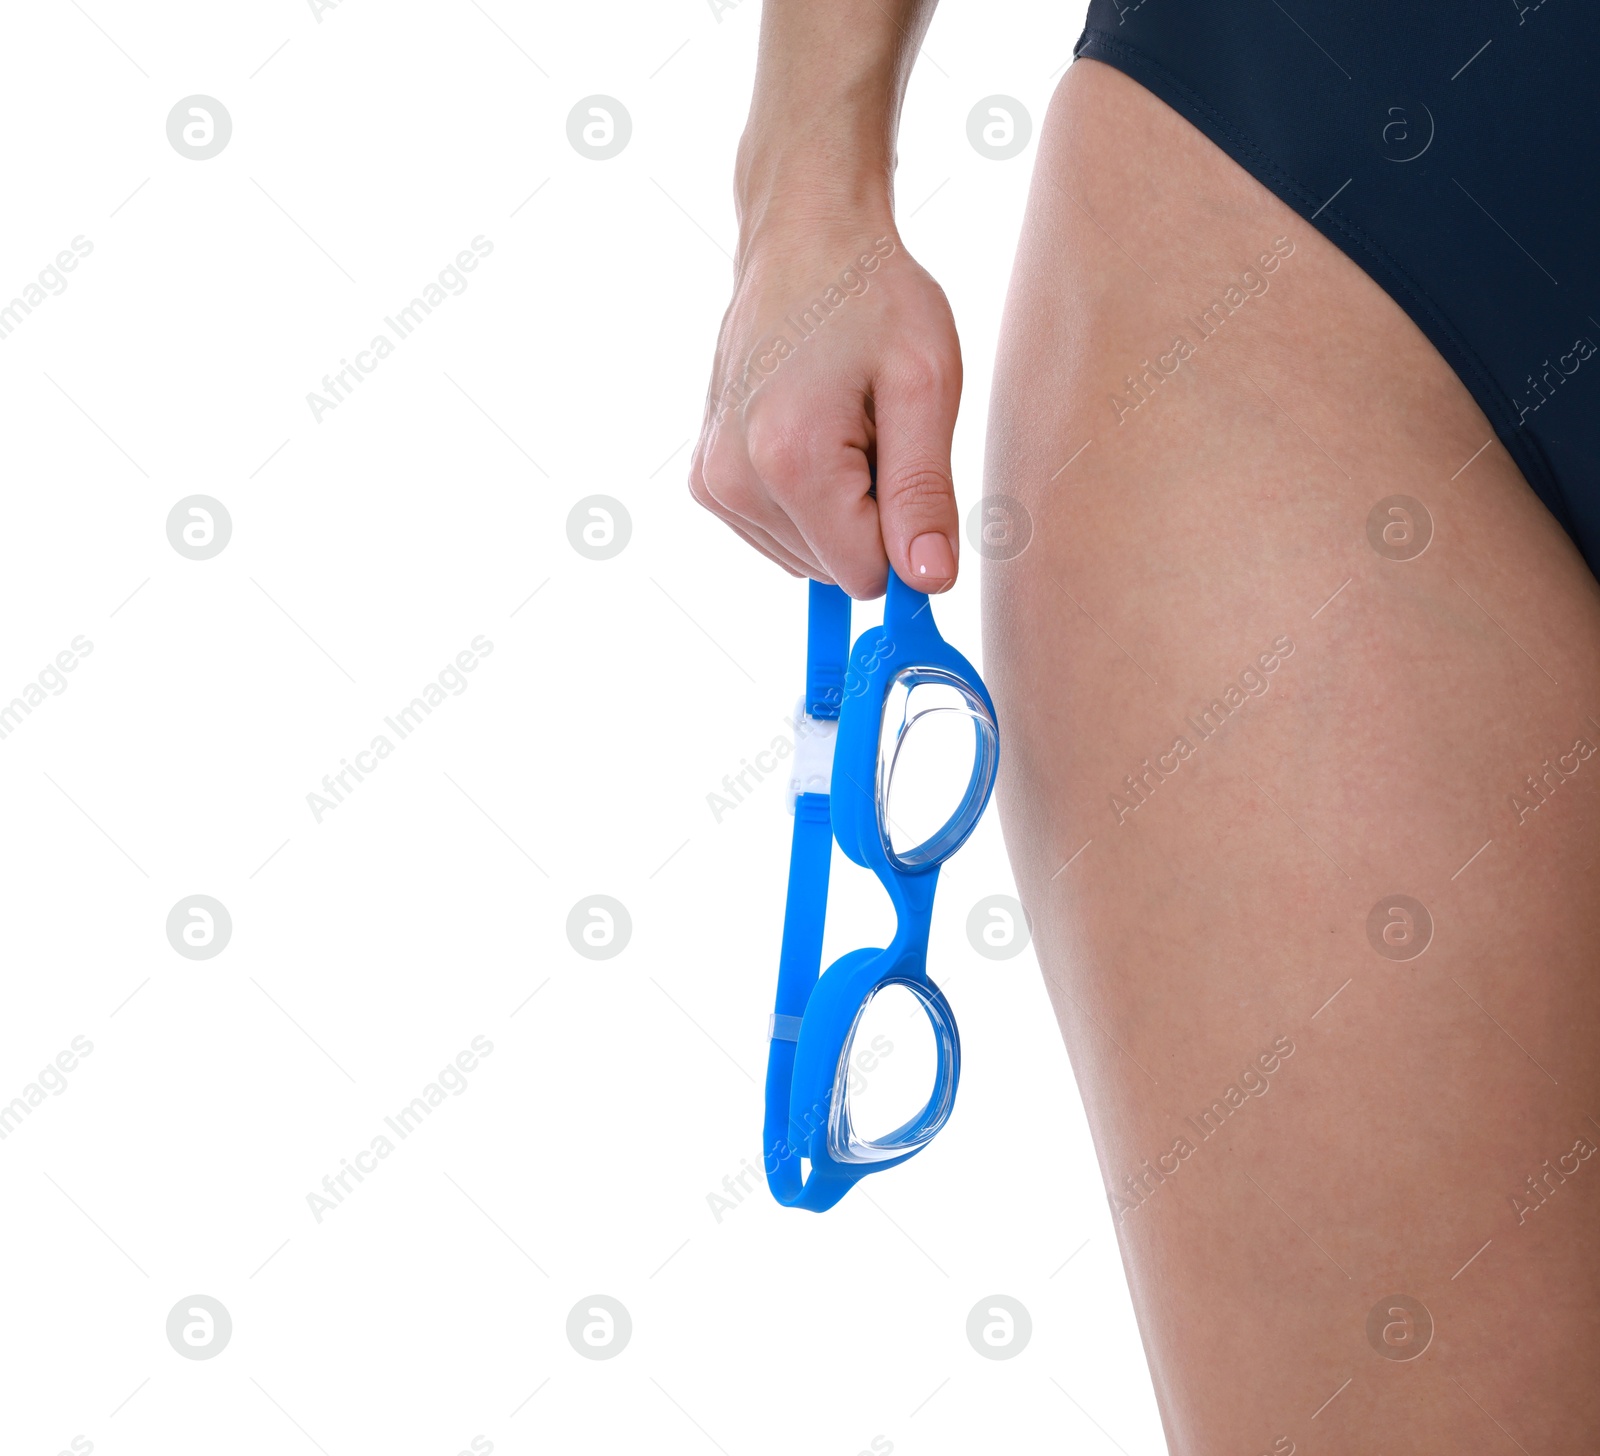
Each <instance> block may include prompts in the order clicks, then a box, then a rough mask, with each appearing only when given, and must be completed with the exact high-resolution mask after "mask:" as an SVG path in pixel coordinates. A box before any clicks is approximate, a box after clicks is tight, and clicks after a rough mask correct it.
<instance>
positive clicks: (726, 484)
mask: <svg viewBox="0 0 1600 1456" xmlns="http://www.w3.org/2000/svg"><path fill="white" fill-rule="evenodd" d="M705 467H706V461H705V459H703V458H702V453H701V451H700V450H698V449H697V450H696V451H695V455H694V459H693V461H692V462H691V463H690V467H689V494H690V495H691V496H693V497H694V499H695V500H696V501H697V502H699V504H700V505H702V506H704V507H705V508H706V509H707V510H708V511H710V512H711V513H712V515H714V516H716V517H717V518H718V519H719V520H720V521H721V522H722V523H723V524H724V525H725V526H727V527H728V529H729V530H731V531H732V532H734V534H735V535H737V536H739V537H740V538H741V539H743V540H744V541H746V542H747V543H748V544H750V545H751V546H754V547H755V548H756V550H757V551H759V552H760V553H761V554H762V555H763V556H765V557H767V558H768V559H769V560H771V561H775V562H777V563H778V565H779V566H781V567H782V568H783V569H784V570H785V571H787V572H788V573H789V575H790V576H802V577H803V576H811V577H816V578H818V579H819V580H823V581H831V578H829V577H827V576H826V575H825V574H824V573H823V572H822V570H821V568H820V567H819V565H818V564H817V563H816V562H815V561H814V560H812V559H811V557H810V554H809V552H807V553H806V554H805V555H804V556H801V555H797V554H796V553H795V552H794V551H793V550H791V549H789V548H788V547H787V546H785V545H783V544H782V543H780V542H779V541H778V540H777V539H776V538H775V537H774V536H773V535H772V533H771V532H770V531H768V530H766V529H765V528H764V527H762V526H760V525H758V524H757V523H756V522H754V521H753V520H749V519H747V518H745V517H744V516H742V515H740V514H739V512H738V511H737V510H735V509H733V503H734V502H738V503H740V504H743V505H744V507H745V509H746V510H753V509H754V508H755V506H754V503H755V501H756V499H757V498H758V492H759V482H758V481H756V480H755V476H754V472H753V471H751V470H749V468H748V465H746V466H745V467H744V468H742V469H741V468H740V467H739V465H738V462H737V459H734V460H732V461H731V462H728V463H722V462H721V461H719V463H717V464H714V465H712V466H711V468H710V470H709V471H708V470H707V469H706V468H705ZM708 474H709V476H710V480H708V478H707V477H708ZM713 480H714V481H716V482H717V488H716V489H713V488H712V484H711V481H713ZM787 534H789V535H790V536H791V538H792V539H794V540H795V541H796V543H797V544H799V545H801V548H802V550H804V543H803V542H801V541H799V538H798V537H796V536H795V535H794V533H793V532H792V531H791V532H788V533H787Z"/></svg>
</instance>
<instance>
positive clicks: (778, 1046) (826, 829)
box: [762, 581, 850, 1204]
mask: <svg viewBox="0 0 1600 1456" xmlns="http://www.w3.org/2000/svg"><path fill="white" fill-rule="evenodd" d="M849 654H850V598H849V596H848V594H846V593H845V592H844V591H841V590H840V589H839V588H838V587H836V586H827V585H825V584H824V583H822V582H817V581H813V582H812V583H811V584H810V602H809V607H808V612H807V629H806V696H805V709H806V713H807V714H808V715H809V716H810V717H812V718H824V719H837V718H838V716H839V708H840V705H841V704H842V702H843V700H844V674H845V665H846V663H847V662H848V660H849ZM832 858H833V823H832V819H831V816H830V812H829V797H828V795H827V794H817V793H809V794H800V795H799V796H798V797H797V798H796V799H795V806H794V837H793V839H792V840H791V841H790V847H789V889H788V897H787V899H786V901H785V904H784V912H783V948H782V950H781V952H780V954H779V958H778V994H777V998H776V1003H775V1006H774V1009H773V1013H772V1021H771V1023H770V1026H769V1036H770V1042H769V1045H768V1050H767V1095H766V1121H765V1126H764V1128H763V1136H762V1151H763V1156H764V1163H765V1167H766V1173H767V1185H768V1187H769V1188H771V1190H772V1196H773V1197H774V1198H776V1199H777V1200H778V1201H779V1202H780V1203H784V1204H794V1203H796V1202H798V1201H799V1200H800V1198H801V1197H802V1188H801V1179H800V1157H801V1154H802V1152H803V1150H804V1149H805V1147H806V1145H807V1140H808V1138H809V1134H810V1131H811V1129H810V1128H809V1127H806V1128H791V1127H790V1126H789V1121H790V1118H789V1101H790V1092H791V1087H792V1084H793V1081H794V1057H795V1043H796V1042H797V1041H798V1040H799V1037H800V1022H801V1019H802V1018H803V1017H804V1015H805V1010H806V1003H807V1002H808V1001H809V1000H810V999H811V992H812V990H813V988H814V987H815V986H816V984H817V979H818V977H819V976H821V974H822V933H823V929H824V926H825V924H826V920H827V912H828V872H829V867H830V865H831V862H832ZM821 1115H822V1116H826V1109H822V1113H821Z"/></svg>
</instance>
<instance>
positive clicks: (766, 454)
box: [749, 420, 811, 502]
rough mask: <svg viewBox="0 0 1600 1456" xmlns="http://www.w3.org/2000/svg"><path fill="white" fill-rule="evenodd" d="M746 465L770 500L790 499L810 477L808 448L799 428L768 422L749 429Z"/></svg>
mask: <svg viewBox="0 0 1600 1456" xmlns="http://www.w3.org/2000/svg"><path fill="white" fill-rule="evenodd" d="M749 446H750V464H751V466H752V467H753V468H754V470H755V472H756V474H757V475H758V476H759V477H760V478H761V483H762V484H763V485H765V486H766V488H767V489H768V491H769V492H770V493H771V494H772V497H773V499H774V500H777V501H780V502H781V501H785V500H792V499H794V498H795V497H796V496H797V495H798V494H799V493H800V492H801V490H803V489H804V487H805V485H806V482H807V480H808V479H809V478H810V474H811V448H810V445H809V442H808V441H807V439H806V437H805V434H804V433H803V431H802V430H800V429H799V428H797V427H795V426H793V425H790V424H786V423H784V422H781V421H774V420H768V421H763V422H762V423H761V424H759V425H757V426H755V427H753V428H752V429H751V432H750V438H749Z"/></svg>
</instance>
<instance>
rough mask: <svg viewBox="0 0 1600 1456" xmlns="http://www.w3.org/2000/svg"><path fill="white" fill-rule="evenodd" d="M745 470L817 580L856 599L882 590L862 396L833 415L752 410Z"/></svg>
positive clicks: (884, 574)
mask: <svg viewBox="0 0 1600 1456" xmlns="http://www.w3.org/2000/svg"><path fill="white" fill-rule="evenodd" d="M746 437H747V440H748V443H749V452H750V465H751V468H752V470H753V471H754V472H755V474H756V475H757V477H758V478H759V479H760V481H761V486H762V490H763V493H764V494H765V496H766V498H767V499H768V500H770V501H771V502H772V504H773V505H774V506H775V507H777V508H778V509H779V510H780V511H781V512H782V513H783V516H784V518H785V519H786V521H788V522H789V523H791V525H792V527H793V528H794V529H795V530H797V531H798V532H799V534H800V536H801V537H802V538H803V540H804V542H805V544H806V546H807V548H808V554H809V555H810V556H811V558H812V559H813V560H815V561H816V563H817V564H818V567H819V568H820V572H821V574H823V575H824V576H825V577H826V578H828V579H830V580H832V581H835V582H837V583H838V584H839V585H840V586H841V587H843V588H844V589H845V591H847V592H848V593H849V594H850V595H851V596H853V597H856V598H858V599H865V598H869V597H876V596H881V595H882V593H883V589H884V587H885V585H886V584H887V570H886V566H885V561H884V554H883V542H882V538H881V536H880V535H879V532H878V510H877V505H876V503H875V502H874V501H873V500H872V498H871V496H870V495H869V494H868V490H869V488H870V486H871V484H872V480H871V474H870V472H869V471H868V469H867V449H868V446H869V445H870V443H871V440H870V435H869V433H868V429H867V423H866V413H865V408H864V400H863V397H862V395H860V394H857V395H855V396H854V397H853V398H851V399H849V400H846V401H840V402H839V403H837V404H836V405H835V406H834V407H833V408H832V410H827V409H815V410H813V411H812V412H811V413H810V414H809V415H800V414H796V413H793V412H792V410H791V409H790V408H789V407H788V406H787V405H785V404H784V403H778V404H775V405H773V406H772V407H771V408H770V409H768V410H764V411H762V410H753V411H752V412H751V417H750V419H749V421H748V423H747V427H746Z"/></svg>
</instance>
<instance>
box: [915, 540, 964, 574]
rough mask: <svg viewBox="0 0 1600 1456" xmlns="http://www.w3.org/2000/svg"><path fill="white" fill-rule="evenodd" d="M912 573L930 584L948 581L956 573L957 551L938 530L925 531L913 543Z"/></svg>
mask: <svg viewBox="0 0 1600 1456" xmlns="http://www.w3.org/2000/svg"><path fill="white" fill-rule="evenodd" d="M911 574H912V576H913V577H915V578H916V579H917V580H918V581H919V582H921V581H926V582H927V584H928V585H929V586H933V585H934V584H935V583H936V582H948V581H949V580H950V579H951V578H952V577H954V576H955V574H956V558H955V553H954V552H953V551H952V550H951V549H950V542H949V540H948V539H947V538H946V537H945V536H944V535H943V534H941V533H940V532H938V531H924V532H923V533H922V534H921V535H920V536H918V537H917V538H916V539H915V540H914V541H913V542H912V543H911Z"/></svg>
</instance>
